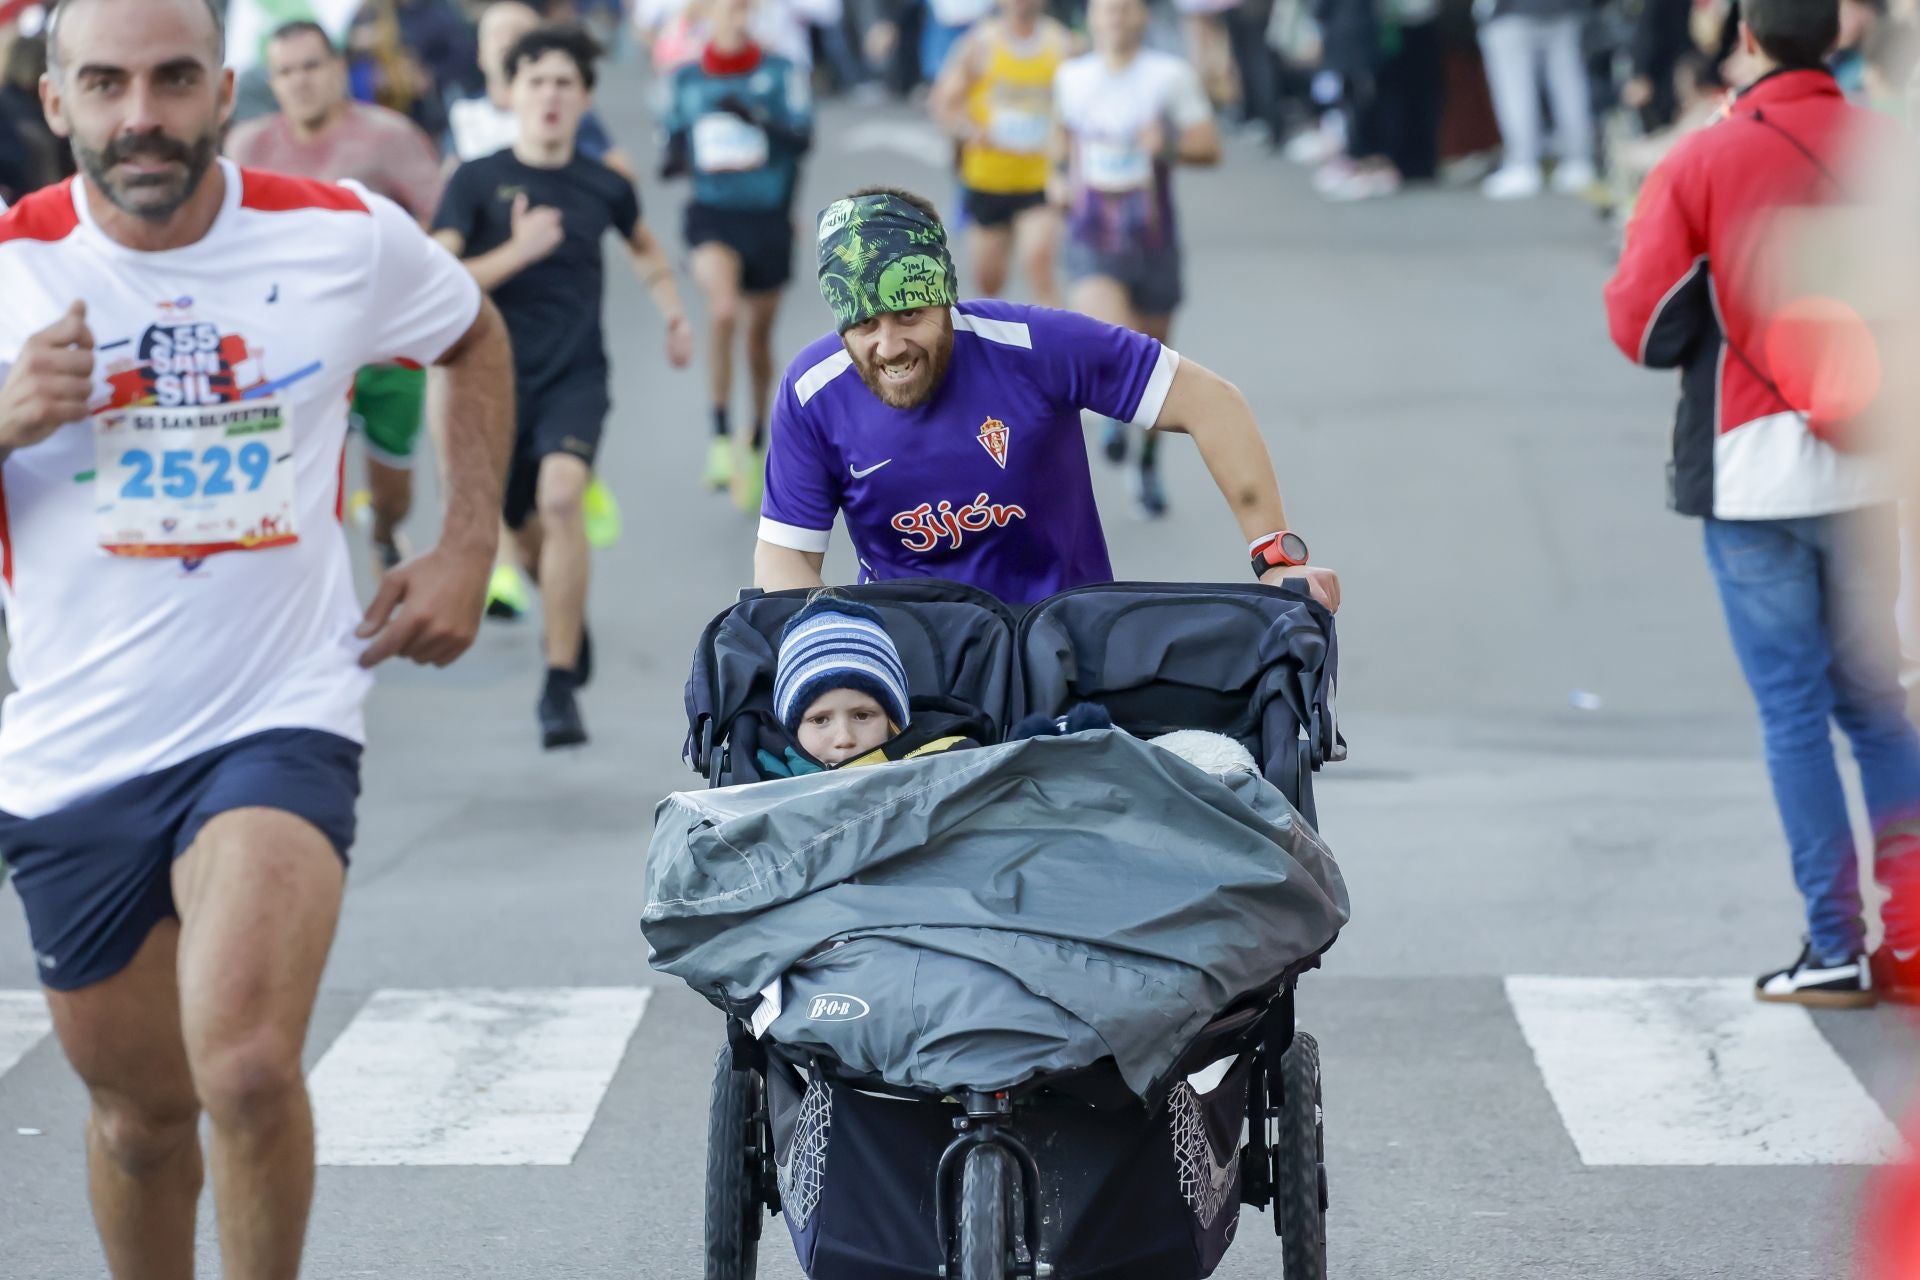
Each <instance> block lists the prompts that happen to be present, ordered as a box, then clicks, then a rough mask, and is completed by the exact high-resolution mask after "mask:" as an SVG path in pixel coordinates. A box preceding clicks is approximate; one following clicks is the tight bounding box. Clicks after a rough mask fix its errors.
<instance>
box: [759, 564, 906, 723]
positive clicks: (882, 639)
mask: <svg viewBox="0 0 1920 1280" xmlns="http://www.w3.org/2000/svg"><path fill="white" fill-rule="evenodd" d="M834 689H858V690H859V691H860V692H862V693H865V694H868V695H870V696H871V697H872V698H873V700H874V701H875V702H878V703H879V704H880V706H881V708H882V709H883V710H885V711H886V713H887V717H888V719H890V720H892V721H893V723H894V724H895V725H897V726H899V727H900V728H902V729H904V728H906V727H907V723H908V715H907V669H906V668H905V667H904V666H902V665H901V663H900V651H899V650H898V649H896V648H894V647H893V637H891V636H889V635H888V634H887V629H886V627H885V626H883V625H882V624H881V621H880V615H879V614H877V613H875V612H874V611H873V610H872V609H869V608H868V607H867V606H865V605H863V604H858V603H855V602H854V601H852V600H838V599H835V598H833V597H831V596H823V597H821V598H819V599H817V600H813V601H810V602H808V604H807V606H806V608H804V609H802V610H800V612H799V613H796V614H794V615H793V620H792V621H791V622H789V623H787V627H786V630H785V631H783V632H781V634H780V665H779V669H778V670H777V672H776V673H775V675H774V680H773V711H774V714H775V715H776V716H778V717H779V718H780V723H781V724H782V725H784V726H786V730H787V732H788V733H798V732H799V730H800V721H801V720H802V719H804V718H805V717H806V714H807V708H808V707H810V706H812V705H813V703H814V700H815V699H817V698H819V697H820V695H822V694H824V693H828V692H831V691H832V690H834Z"/></svg>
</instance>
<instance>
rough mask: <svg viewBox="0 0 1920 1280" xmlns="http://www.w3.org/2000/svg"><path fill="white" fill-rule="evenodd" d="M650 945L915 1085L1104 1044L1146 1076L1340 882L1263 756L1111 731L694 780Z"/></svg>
mask: <svg viewBox="0 0 1920 1280" xmlns="http://www.w3.org/2000/svg"><path fill="white" fill-rule="evenodd" d="M655 819H656V826H655V831H654V837H653V847H652V850H651V853H650V856H649V858H648V864H647V906H646V912H645V915H644V917H643V921H642V928H643V930H644V931H645V934H646V938H647V943H648V946H649V948H650V955H649V960H650V962H651V963H652V965H653V967H654V968H655V969H658V970H660V971H661V972H663V973H669V974H672V975H674V976H676V977H679V978H681V979H683V980H684V981H686V982H687V983H688V984H689V985H690V986H692V987H693V988H694V989H695V990H696V991H698V992H700V993H701V994H702V995H705V996H706V997H707V998H708V999H710V1000H712V1001H714V1002H715V1003H716V1004H719V1005H720V1006H722V1007H723V1008H726V1009H728V1010H730V1011H732V1012H734V1013H735V1014H737V1015H740V1016H742V1017H745V1018H751V1019H753V1022H754V1028H755V1030H756V1031H757V1032H761V1033H763V1034H765V1035H766V1036H767V1037H768V1038H769V1039H770V1040H772V1041H773V1042H774V1043H777V1044H779V1045H782V1046H785V1047H786V1048H789V1049H802V1050H805V1051H808V1052H814V1053H819V1054H822V1055H825V1056H827V1057H828V1058H831V1059H832V1060H833V1061H835V1062H837V1063H839V1064H841V1065H842V1066H843V1067H844V1068H845V1069H846V1070H847V1071H849V1072H851V1073H853V1074H854V1075H856V1076H862V1077H867V1078H871V1079H875V1080H881V1081H885V1082H886V1083H887V1084H889V1085H892V1086H895V1087H898V1088H902V1089H906V1090H911V1091H915V1092H931V1093H934V1094H936V1095H937V1094H941V1093H950V1092H955V1091H958V1090H961V1089H966V1088H974V1089H982V1090H993V1089H1005V1088H1011V1087H1013V1086H1015V1085H1018V1084H1021V1083H1022V1082H1024V1081H1027V1080H1030V1079H1032V1078H1034V1077H1036V1076H1042V1075H1047V1074H1053V1073H1063V1072H1072V1071H1077V1070H1081V1069H1084V1068H1087V1067H1090V1066H1092V1065H1093V1064H1095V1063H1096V1062H1099V1061H1101V1060H1103V1059H1105V1058H1111V1059H1112V1060H1113V1062H1114V1064H1115V1065H1116V1066H1117V1068H1118V1070H1119V1073H1120V1075H1121V1077H1122V1078H1123V1079H1124V1080H1125V1081H1126V1083H1127V1086H1128V1087H1129V1088H1130V1089H1132V1090H1133V1091H1134V1092H1135V1093H1136V1094H1137V1095H1138V1096H1140V1097H1142V1098H1150V1097H1154V1096H1155V1089H1156V1086H1157V1085H1159V1084H1160V1083H1162V1079H1161V1078H1162V1077H1163V1076H1164V1075H1165V1074H1166V1073H1167V1072H1168V1070H1169V1069H1170V1068H1171V1067H1172V1066H1173V1065H1174V1064H1175V1062H1176V1060H1177V1059H1178V1058H1179V1056H1180V1054H1181V1053H1182V1051H1183V1050H1185V1049H1186V1047H1187V1046H1188V1045H1189V1044H1190V1043H1191V1042H1192V1041H1193V1040H1194V1039H1195V1037H1196V1036H1197V1035H1198V1033H1199V1032H1200V1030H1201V1028H1202V1027H1204V1026H1205V1025H1206V1023H1207V1022H1208V1021H1209V1020H1210V1019H1212V1018H1213V1017H1214V1016H1215V1015H1216V1014H1218V1013H1219V1012H1220V1011H1221V1010H1223V1009H1225V1008H1226V1007H1227V1006H1228V1005H1229V1004H1230V1003H1232V1002H1233V1001H1234V1000H1236V999H1237V998H1239V997H1241V996H1244V995H1246V994H1248V993H1249V992H1253V991H1257V990H1259V989H1261V988H1264V987H1267V986H1270V985H1271V984H1273V983H1274V982H1275V981H1277V980H1278V979H1280V978H1281V977H1282V976H1283V975H1285V974H1286V973H1288V972H1290V971H1292V970H1293V969H1294V968H1295V967H1296V966H1301V965H1304V964H1305V963H1307V962H1309V961H1311V960H1312V959H1313V958H1314V957H1316V956H1318V955H1319V953H1320V952H1321V951H1323V950H1324V949H1325V948H1326V947H1327V946H1328V945H1330V944H1331V943H1332V941H1333V939H1334V937H1335V935H1336V934H1337V933H1338V932H1339V930H1340V928H1341V926H1342V925H1344V924H1345V923H1346V920H1347V893H1346V886H1345V883H1344V882H1343V881H1342V879H1341V876H1340V871H1339V869H1338V867H1336V866H1335V865H1334V862H1333V859H1332V857H1331V856H1330V855H1329V854H1328V852H1327V849H1326V847H1325V846H1324V845H1323V844H1321V842H1320V840H1319V837H1318V836H1316V835H1315V834H1314V832H1313V830H1312V828H1310V827H1309V826H1307V824H1306V823H1305V822H1303V821H1302V820H1301V819H1300V816H1299V814H1298V813H1297V812H1296V811H1295V810H1294V809H1293V807H1292V806H1291V805H1290V804H1288V803H1287V801H1286V799H1285V797H1284V796H1283V795H1281V794H1280V792H1279V791H1278V790H1277V789H1275V788H1274V787H1273V786H1272V785H1270V784H1269V783H1267V782H1266V781H1265V780H1264V779H1262V778H1260V777H1259V776H1258V775H1256V774H1253V773H1251V772H1246V771H1241V772H1238V773H1230V774H1224V775H1214V774H1209V773H1205V772H1203V771H1201V770H1200V769H1197V768H1195V767H1194V766H1192V765H1190V764H1188V763H1187V762H1186V761H1184V760H1182V759H1180V758H1179V757H1177V756H1175V755H1173V754H1172V753H1171V752H1168V751H1165V750H1162V749H1161V748H1159V747H1156V746H1153V745H1151V744H1150V743H1147V742H1143V741H1141V740H1140V739H1138V738H1136V737H1133V736H1132V735H1130V734H1127V733H1124V732H1121V731H1119V730H1113V729H1108V730H1101V731H1096V732H1092V733H1082V734H1075V735H1072V736H1068V737H1058V738H1056V737H1042V738H1033V739H1029V740H1026V741H1023V742H1015V743H1008V744H1005V745H1002V746H997V747H985V748H981V749H979V750H975V751H959V752H950V753H947V754H945V755H939V756H932V757H927V758H923V759H919V760H912V761H906V762H902V763H898V764H890V765H884V766H877V767H872V768H864V769H854V770H846V771H841V772H836V773H829V774H824V775H819V774H816V775H810V776H807V777H802V778H792V779H785V780H779V781H773V782H767V783H762V784H759V785H756V786H751V787H728V788H724V789H721V790H715V791H701V792H687V793H680V794H676V795H673V796H669V797H668V798H667V799H666V800H664V801H662V802H661V804H660V807H659V809H658V811H657V813H656V815H655Z"/></svg>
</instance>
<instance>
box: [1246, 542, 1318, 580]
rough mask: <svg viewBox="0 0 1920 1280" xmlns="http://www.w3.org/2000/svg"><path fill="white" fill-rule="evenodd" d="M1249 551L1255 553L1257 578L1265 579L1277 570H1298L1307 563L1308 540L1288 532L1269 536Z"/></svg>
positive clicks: (1254, 562) (1254, 569)
mask: <svg viewBox="0 0 1920 1280" xmlns="http://www.w3.org/2000/svg"><path fill="white" fill-rule="evenodd" d="M1249 550H1251V551H1252V552H1253V576H1254V577H1256V578H1264V577H1265V576H1266V575H1267V574H1269V573H1272V572H1273V571H1274V570H1275V569H1297V568H1299V567H1300V566H1301V565H1303V564H1305V563H1306V562H1307V540H1306V539H1305V538H1303V537H1301V536H1300V535H1299V534H1297V533H1292V532H1289V531H1286V530H1282V531H1281V532H1279V533H1270V534H1268V535H1267V536H1266V537H1264V538H1262V539H1260V540H1259V541H1258V542H1255V543H1254V544H1253V546H1252V547H1250V548H1249Z"/></svg>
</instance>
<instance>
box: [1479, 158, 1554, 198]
mask: <svg viewBox="0 0 1920 1280" xmlns="http://www.w3.org/2000/svg"><path fill="white" fill-rule="evenodd" d="M1544 185H1545V184H1544V182H1543V181H1542V179H1541V177H1540V166H1539V165H1537V164H1527V165H1520V164H1515V165H1505V164H1503V165H1501V166H1500V167H1499V168H1498V169H1495V170H1494V171H1493V173H1492V174H1491V175H1490V176H1489V177H1488V178H1487V180H1486V181H1485V182H1483V183H1481V184H1480V194H1481V195H1483V196H1485V197H1486V198H1487V199H1489V200H1527V199H1531V198H1532V197H1534V196H1537V195H1539V194H1540V192H1541V189H1542V188H1543V187H1544Z"/></svg>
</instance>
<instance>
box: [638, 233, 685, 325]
mask: <svg viewBox="0 0 1920 1280" xmlns="http://www.w3.org/2000/svg"><path fill="white" fill-rule="evenodd" d="M627 248H628V250H629V251H630V252H631V253H632V254H633V269H634V271H635V272H636V273H637V274H638V275H639V277H640V283H641V284H643V285H645V286H647V293H648V294H649V295H650V296H651V297H652V298H653V305H654V306H655V307H656V308H658V309H659V312H660V315H661V316H662V317H663V318H664V319H665V320H666V322H667V324H668V325H669V326H673V325H681V324H685V323H686V322H687V309H686V307H685V306H683V305H682V304H681V301H680V286H679V284H677V283H676V282H675V281H674V278H673V263H672V261H671V260H670V259H669V258H668V257H667V250H666V246H664V245H662V244H661V243H660V240H659V237H657V236H655V235H654V234H653V231H652V229H651V228H649V227H648V226H647V224H646V223H644V222H636V223H634V224H633V239H632V240H630V241H628V242H627Z"/></svg>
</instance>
